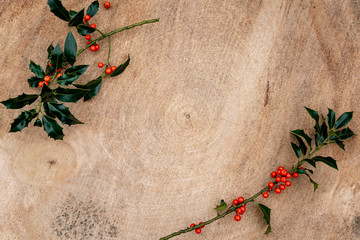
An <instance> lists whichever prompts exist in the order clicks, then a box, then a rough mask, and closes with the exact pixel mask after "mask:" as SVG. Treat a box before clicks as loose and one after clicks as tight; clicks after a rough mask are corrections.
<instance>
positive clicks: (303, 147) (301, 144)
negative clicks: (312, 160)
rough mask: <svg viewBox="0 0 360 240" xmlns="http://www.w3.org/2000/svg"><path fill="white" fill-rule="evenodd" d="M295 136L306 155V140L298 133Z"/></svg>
mask: <svg viewBox="0 0 360 240" xmlns="http://www.w3.org/2000/svg"><path fill="white" fill-rule="evenodd" d="M294 137H295V138H296V140H297V141H298V143H299V148H300V150H301V152H302V153H303V154H304V155H306V152H307V147H306V145H305V143H304V141H303V140H302V139H301V138H300V137H298V136H297V135H294Z"/></svg>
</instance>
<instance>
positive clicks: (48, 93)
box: [40, 84, 55, 102]
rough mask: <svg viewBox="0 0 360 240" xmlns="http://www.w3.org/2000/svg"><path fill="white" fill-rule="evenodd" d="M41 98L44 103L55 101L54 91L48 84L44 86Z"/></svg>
mask: <svg viewBox="0 0 360 240" xmlns="http://www.w3.org/2000/svg"><path fill="white" fill-rule="evenodd" d="M40 97H41V101H42V102H51V101H54V100H55V99H54V97H55V96H54V93H53V91H52V90H51V89H50V88H49V87H48V86H47V85H46V84H44V86H43V87H42V89H41V93H40Z"/></svg>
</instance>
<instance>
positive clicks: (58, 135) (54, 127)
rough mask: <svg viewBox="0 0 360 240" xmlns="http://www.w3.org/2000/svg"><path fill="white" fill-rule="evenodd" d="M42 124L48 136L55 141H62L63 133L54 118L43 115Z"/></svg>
mask: <svg viewBox="0 0 360 240" xmlns="http://www.w3.org/2000/svg"><path fill="white" fill-rule="evenodd" d="M42 122H43V124H44V130H45V132H47V134H48V136H49V137H51V138H53V139H55V140H63V137H64V133H63V131H62V127H60V125H59V124H58V123H57V122H56V120H55V119H54V118H51V117H49V116H46V115H43V117H42Z"/></svg>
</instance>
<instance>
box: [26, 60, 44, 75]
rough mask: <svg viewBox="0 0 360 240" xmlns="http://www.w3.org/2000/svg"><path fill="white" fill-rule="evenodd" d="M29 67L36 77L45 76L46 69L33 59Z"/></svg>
mask: <svg viewBox="0 0 360 240" xmlns="http://www.w3.org/2000/svg"><path fill="white" fill-rule="evenodd" d="M29 68H30V70H31V71H32V72H33V73H34V74H35V76H36V77H38V78H41V79H42V78H44V77H45V72H44V69H43V68H42V67H40V66H39V65H37V64H36V63H34V62H33V61H30V64H29Z"/></svg>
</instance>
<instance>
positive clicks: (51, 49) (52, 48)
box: [47, 43, 54, 59]
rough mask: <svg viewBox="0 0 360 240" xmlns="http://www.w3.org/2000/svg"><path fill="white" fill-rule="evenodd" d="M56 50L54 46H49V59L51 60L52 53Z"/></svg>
mask: <svg viewBox="0 0 360 240" xmlns="http://www.w3.org/2000/svg"><path fill="white" fill-rule="evenodd" d="M53 50H54V46H53V45H52V43H51V44H50V45H49V47H48V48H47V52H48V59H50V57H51V55H52V52H53Z"/></svg>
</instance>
